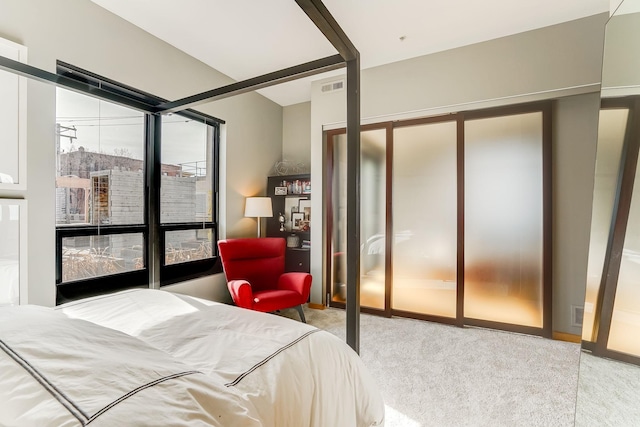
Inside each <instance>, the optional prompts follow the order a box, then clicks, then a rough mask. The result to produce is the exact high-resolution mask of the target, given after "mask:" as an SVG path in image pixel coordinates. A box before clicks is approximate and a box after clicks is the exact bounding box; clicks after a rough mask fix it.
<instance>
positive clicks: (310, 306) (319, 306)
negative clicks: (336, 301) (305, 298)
mask: <svg viewBox="0 0 640 427" xmlns="http://www.w3.org/2000/svg"><path fill="white" fill-rule="evenodd" d="M307 305H308V306H309V308H313V309H315V310H324V309H325V308H326V307H325V306H324V304H315V303H313V302H310V303H309V304H307Z"/></svg>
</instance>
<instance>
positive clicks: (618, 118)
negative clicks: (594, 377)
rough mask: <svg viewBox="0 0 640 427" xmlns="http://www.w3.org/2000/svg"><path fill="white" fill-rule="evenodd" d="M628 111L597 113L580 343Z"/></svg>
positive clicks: (588, 336) (588, 326) (593, 298)
mask: <svg viewBox="0 0 640 427" xmlns="http://www.w3.org/2000/svg"><path fill="white" fill-rule="evenodd" d="M628 116H629V110H628V109H626V108H620V109H607V110H604V109H603V110H601V111H600V120H599V124H598V149H597V155H596V173H595V181H594V188H593V209H592V213H591V237H590V241H589V262H588V266H587V290H586V295H585V305H584V320H583V328H582V339H583V340H585V341H591V340H592V335H593V325H594V317H595V309H596V305H597V299H598V291H599V289H600V283H601V280H602V269H603V266H604V259H605V254H606V250H607V242H608V240H609V231H610V229H611V219H612V215H613V205H614V202H615V196H616V186H617V180H618V175H619V173H620V158H621V154H622V146H623V144H624V135H625V129H626V127H627V117H628Z"/></svg>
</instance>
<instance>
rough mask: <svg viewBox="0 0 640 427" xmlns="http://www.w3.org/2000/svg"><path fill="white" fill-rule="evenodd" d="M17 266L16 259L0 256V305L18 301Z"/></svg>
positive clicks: (13, 303)
mask: <svg viewBox="0 0 640 427" xmlns="http://www.w3.org/2000/svg"><path fill="white" fill-rule="evenodd" d="M19 268H20V264H19V262H18V260H17V259H10V258H0V306H3V305H17V304H18V303H19V296H20V274H19Z"/></svg>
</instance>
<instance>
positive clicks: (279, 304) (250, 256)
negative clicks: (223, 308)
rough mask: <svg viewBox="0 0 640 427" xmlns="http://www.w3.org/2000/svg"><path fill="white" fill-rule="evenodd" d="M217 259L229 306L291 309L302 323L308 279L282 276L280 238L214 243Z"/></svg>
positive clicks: (268, 309) (260, 309)
mask: <svg viewBox="0 0 640 427" xmlns="http://www.w3.org/2000/svg"><path fill="white" fill-rule="evenodd" d="M218 248H219V249H220V259H221V260H222V267H223V268H224V274H225V276H226V278H227V286H228V287H229V292H230V293H231V298H233V302H234V303H235V304H236V305H237V306H238V307H243V308H248V309H251V310H257V311H264V312H271V311H276V310H279V309H282V308H290V307H295V309H296V310H298V313H299V314H300V319H301V320H302V321H303V322H304V323H306V319H305V318H304V312H303V311H302V304H305V303H306V302H307V300H308V299H309V292H310V290H311V275H310V274H308V273H285V272H284V254H285V240H284V239H283V238H280V237H265V238H248V239H227V240H220V241H218Z"/></svg>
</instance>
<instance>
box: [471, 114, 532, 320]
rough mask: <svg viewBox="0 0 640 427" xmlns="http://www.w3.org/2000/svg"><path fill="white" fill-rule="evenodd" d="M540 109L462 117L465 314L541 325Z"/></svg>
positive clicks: (473, 316)
mask: <svg viewBox="0 0 640 427" xmlns="http://www.w3.org/2000/svg"><path fill="white" fill-rule="evenodd" d="M542 159H543V114H542V112H533V113H526V114H514V115H509V116H501V117H490V118H481V119H474V120H467V121H466V122H465V243H464V244H465V249H464V256H465V266H464V274H465V279H464V286H465V295H464V315H465V317H467V318H473V319H479V320H485V321H491V322H500V323H510V324H514V325H521V326H527V327H534V328H541V327H542V326H543V277H544V274H543V241H544V239H543V231H544V229H543V167H542V166H543V162H542Z"/></svg>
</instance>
